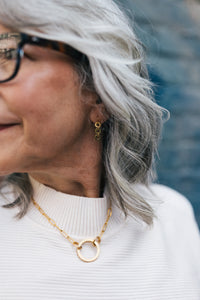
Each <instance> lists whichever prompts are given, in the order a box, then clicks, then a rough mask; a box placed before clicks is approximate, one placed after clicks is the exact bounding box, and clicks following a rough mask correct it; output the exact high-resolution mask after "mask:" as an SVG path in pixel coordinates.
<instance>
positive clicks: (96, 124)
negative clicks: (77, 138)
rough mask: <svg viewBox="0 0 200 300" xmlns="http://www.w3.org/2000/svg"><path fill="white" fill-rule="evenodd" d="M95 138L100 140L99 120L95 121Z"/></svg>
mask: <svg viewBox="0 0 200 300" xmlns="http://www.w3.org/2000/svg"><path fill="white" fill-rule="evenodd" d="M94 126H95V140H96V141H100V140H101V122H95V124H94Z"/></svg>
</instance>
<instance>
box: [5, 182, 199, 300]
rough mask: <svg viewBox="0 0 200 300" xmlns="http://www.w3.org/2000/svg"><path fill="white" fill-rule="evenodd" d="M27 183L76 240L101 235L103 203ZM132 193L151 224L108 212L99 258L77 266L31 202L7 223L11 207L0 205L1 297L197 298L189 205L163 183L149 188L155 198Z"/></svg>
mask: <svg viewBox="0 0 200 300" xmlns="http://www.w3.org/2000/svg"><path fill="white" fill-rule="evenodd" d="M32 183H33V187H34V198H35V200H36V201H37V202H38V203H39V205H40V206H41V207H42V208H43V209H44V211H45V212H46V213H47V214H48V215H49V216H50V217H51V218H53V219H54V220H55V221H56V223H57V225H58V226H59V227H60V228H62V229H64V230H65V231H66V232H67V233H68V234H69V235H70V236H72V237H73V238H74V239H75V240H77V241H80V240H82V239H85V238H88V237H91V238H94V237H95V236H97V235H98V234H99V233H100V231H101V228H102V225H103V224H104V222H105V220H106V213H107V208H108V203H107V201H106V199H105V198H99V199H93V198H84V197H77V196H72V195H66V194H63V193H60V192H57V191H55V190H53V189H50V188H48V187H45V186H44V185H41V184H39V183H37V182H36V181H34V180H32ZM138 189H140V191H141V190H142V191H143V194H144V195H146V196H145V197H146V198H147V199H148V201H149V202H151V204H152V205H153V206H154V208H155V210H156V213H157V219H155V220H154V225H153V227H152V228H151V229H149V228H148V227H147V226H146V225H145V224H144V223H142V222H137V221H136V220H134V219H133V218H128V219H126V220H124V218H123V214H121V212H120V210H119V209H118V208H116V207H113V215H112V217H111V219H110V221H109V223H108V228H107V230H106V232H105V234H104V235H103V237H102V242H101V244H100V247H101V252H100V256H99V258H98V259H97V260H96V261H95V262H92V263H84V262H82V261H81V260H80V259H79V258H78V257H77V255H76V249H75V248H74V246H72V245H71V244H70V243H69V241H68V240H66V239H65V238H64V237H63V236H62V235H61V234H60V232H59V231H58V230H57V229H56V228H54V227H52V225H50V224H49V223H48V221H47V220H46V218H45V217H44V216H43V215H42V214H41V213H40V212H39V211H38V210H37V208H36V207H35V206H34V205H33V204H32V203H31V205H30V209H29V211H28V213H27V214H26V215H25V217H23V218H22V219H21V220H15V219H14V218H13V216H14V214H16V212H17V211H18V209H17V208H16V209H5V208H2V207H0V300H36V299H37V300H50V299H52V300H75V299H76V300H78V299H81V300H100V299H106V300H133V299H134V300H169V299H170V300H174V299H180V300H199V299H200V236H199V231H198V229H197V225H196V223H195V221H194V216H193V211H192V209H191V205H190V204H189V202H188V201H187V200H186V199H185V198H184V197H183V196H182V195H180V194H178V193H177V192H175V191H173V190H171V189H169V188H167V187H164V186H160V185H153V186H152V190H153V191H154V193H155V194H156V195H157V197H156V196H150V194H148V192H147V191H146V189H145V188H144V187H142V186H138ZM157 199H161V200H162V203H161V202H160V201H158V200H157ZM3 203H6V202H5V200H3V199H0V204H3ZM84 249H85V253H84V254H86V252H87V251H89V249H87V248H86V247H84Z"/></svg>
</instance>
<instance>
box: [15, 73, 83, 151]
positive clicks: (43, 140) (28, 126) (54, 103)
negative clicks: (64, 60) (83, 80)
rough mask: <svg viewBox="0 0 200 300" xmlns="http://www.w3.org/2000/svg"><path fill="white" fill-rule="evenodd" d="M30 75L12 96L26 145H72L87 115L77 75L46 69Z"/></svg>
mask: <svg viewBox="0 0 200 300" xmlns="http://www.w3.org/2000/svg"><path fill="white" fill-rule="evenodd" d="M57 74H59V75H57ZM25 75H26V76H25ZM27 75H28V74H24V76H23V77H22V76H21V77H20V79H19V80H18V82H17V84H16V89H13V94H12V95H10V98H11V99H12V101H11V102H10V105H11V109H12V111H14V112H15V113H16V114H17V116H18V117H20V118H21V120H22V122H23V130H24V137H25V139H26V143H27V144H28V145H29V146H31V147H36V146H37V147H39V146H40V147H44V148H47V146H48V145H49V146H50V145H51V146H52V144H53V147H56V145H57V146H58V145H60V144H61V143H64V142H65V140H66V142H67V141H68V142H69V141H72V139H73V138H74V137H75V135H76V134H77V135H78V134H79V133H78V131H81V127H82V126H83V125H81V124H82V123H83V122H84V119H85V115H86V109H85V106H84V103H83V102H82V101H81V99H80V96H79V85H78V80H77V78H75V75H74V72H73V71H72V70H68V72H66V69H65V70H62V69H59V72H58V70H57V72H56V70H55V68H54V69H53V70H52V69H51V68H45V69H41V71H40V72H35V73H33V74H32V75H31V76H30V74H29V76H27ZM38 150H39V148H38Z"/></svg>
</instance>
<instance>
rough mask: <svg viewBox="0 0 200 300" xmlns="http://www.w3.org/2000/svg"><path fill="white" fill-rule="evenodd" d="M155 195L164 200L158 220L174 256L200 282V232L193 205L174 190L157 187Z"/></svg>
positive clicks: (157, 213) (155, 186)
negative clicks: (187, 266) (183, 263)
mask: <svg viewBox="0 0 200 300" xmlns="http://www.w3.org/2000/svg"><path fill="white" fill-rule="evenodd" d="M152 191H153V192H154V194H155V195H156V196H157V198H159V199H160V200H161V202H162V203H161V205H159V208H158V209H157V212H156V215H157V220H158V222H159V223H160V224H161V227H162V231H163V236H164V238H165V242H166V245H167V247H168V248H169V249H170V251H171V254H172V256H173V253H174V252H176V253H177V254H178V255H177V256H176V258H177V257H178V259H179V258H180V259H181V257H182V261H185V262H186V263H188V265H189V266H190V268H191V270H193V272H194V273H193V276H195V277H196V278H199V282H200V232H199V228H198V225H197V223H196V220H195V216H194V212H193V208H192V205H191V204H190V202H189V201H188V200H187V199H186V198H185V197H184V196H183V195H181V194H180V193H178V192H177V191H174V190H173V189H171V188H169V187H166V186H163V185H158V184H155V185H153V186H152Z"/></svg>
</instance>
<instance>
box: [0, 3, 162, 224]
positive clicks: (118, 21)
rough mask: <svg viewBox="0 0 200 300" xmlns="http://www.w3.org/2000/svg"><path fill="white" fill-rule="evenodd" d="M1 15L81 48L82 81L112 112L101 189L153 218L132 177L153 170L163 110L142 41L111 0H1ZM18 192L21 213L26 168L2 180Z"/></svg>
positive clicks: (147, 176) (143, 177)
mask: <svg viewBox="0 0 200 300" xmlns="http://www.w3.org/2000/svg"><path fill="white" fill-rule="evenodd" d="M0 7H1V9H0V23H2V24H4V25H5V26H7V27H9V28H12V29H13V30H15V31H19V32H24V33H28V34H32V35H37V36H39V37H43V38H47V39H52V40H57V41H62V42H65V43H67V44H69V45H70V46H72V47H74V48H75V49H77V50H78V51H80V52H82V53H84V54H85V55H86V56H87V58H88V61H89V64H88V65H83V64H81V62H80V64H77V63H76V64H75V70H76V71H77V72H78V74H79V77H80V81H81V88H82V89H84V88H87V89H92V90H94V91H95V92H96V93H97V94H98V96H99V98H100V100H101V101H102V102H103V103H104V104H105V107H106V110H107V111H108V113H109V115H110V118H109V120H108V121H107V122H106V123H105V125H104V141H103V143H104V147H103V163H104V169H105V191H104V193H105V195H106V197H107V198H109V199H111V201H113V202H114V203H115V204H116V205H118V206H119V207H120V208H121V209H122V210H123V212H124V213H125V214H126V215H133V216H134V217H135V218H137V219H140V220H142V221H144V222H145V223H147V224H148V225H150V224H152V221H153V218H154V210H153V208H152V207H151V205H150V204H149V203H148V201H146V200H145V199H144V197H143V196H142V195H140V194H139V193H138V192H136V189H135V185H136V184H138V183H139V184H140V183H142V184H144V185H146V186H148V185H149V183H151V181H152V178H153V174H154V170H153V169H154V157H155V154H156V152H157V146H158V141H159V136H160V131H161V127H162V122H163V120H162V119H163V112H164V111H165V110H164V109H162V108H161V107H160V106H158V105H157V104H156V103H155V102H154V100H153V96H152V86H151V83H150V81H149V79H148V75H147V70H146V66H145V64H144V53H143V48H142V46H141V44H140V43H139V41H138V40H137V37H136V36H135V34H134V32H133V29H132V26H131V25H130V24H129V21H128V19H127V17H126V16H125V15H124V13H123V12H122V11H121V10H120V9H119V7H118V6H117V4H115V3H114V1H112V0H84V1H77V0H29V1H23V0H9V1H7V0H0ZM8 182H9V183H11V184H12V185H13V186H15V189H17V193H18V197H17V199H16V200H15V202H14V203H10V204H8V205H7V207H13V206H18V207H19V208H20V212H19V214H18V215H17V216H18V217H19V218H21V217H23V216H24V215H25V214H26V212H27V209H28V206H29V203H30V198H31V196H32V193H33V191H32V189H31V185H30V182H29V179H28V175H27V174H16V173H14V174H11V175H9V176H7V177H6V178H5V180H4V184H5V183H8Z"/></svg>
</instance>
